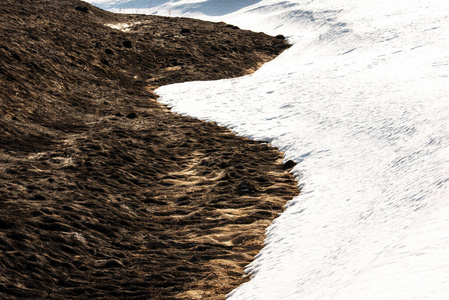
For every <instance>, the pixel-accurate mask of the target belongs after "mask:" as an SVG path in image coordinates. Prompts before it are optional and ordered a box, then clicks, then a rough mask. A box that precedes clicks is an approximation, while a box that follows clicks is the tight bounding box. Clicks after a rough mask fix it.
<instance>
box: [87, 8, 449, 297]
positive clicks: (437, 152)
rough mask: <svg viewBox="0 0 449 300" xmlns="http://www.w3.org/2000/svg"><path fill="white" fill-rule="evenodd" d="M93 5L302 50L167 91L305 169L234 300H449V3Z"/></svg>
mask: <svg viewBox="0 0 449 300" xmlns="http://www.w3.org/2000/svg"><path fill="white" fill-rule="evenodd" d="M90 2H92V3H94V4H97V5H100V6H101V5H103V6H104V7H107V8H109V9H112V10H114V7H115V8H116V9H117V10H119V9H120V10H121V11H123V12H125V11H126V10H127V9H132V10H133V11H132V12H135V10H136V9H139V12H141V13H145V12H146V13H158V14H165V15H183V16H190V17H198V18H203V19H208V20H215V21H222V20H223V21H225V22H228V23H232V24H235V25H238V26H240V27H241V28H245V29H252V30H255V31H265V32H267V33H270V34H273V35H276V34H283V35H286V36H288V38H289V41H291V42H292V43H294V46H293V47H292V48H290V49H289V50H287V51H286V52H284V53H283V54H282V55H281V56H279V57H278V58H277V59H275V60H274V61H272V62H270V63H267V64H266V65H264V66H263V67H262V68H261V69H260V70H259V71H258V72H256V73H255V74H253V75H250V76H246V77H243V78H239V79H229V80H220V81H214V82H192V83H182V84H176V85H171V86H165V87H162V88H160V89H158V90H157V93H158V94H159V95H161V99H160V100H161V101H162V102H164V103H166V104H168V105H170V106H172V107H173V110H174V111H176V112H179V113H181V114H186V115H189V116H192V117H196V118H200V119H203V120H209V121H215V122H217V123H219V124H221V125H224V126H227V127H229V128H231V129H232V130H233V131H235V132H236V133H238V134H240V135H244V136H248V137H251V138H253V139H257V140H263V141H269V142H271V143H272V144H273V145H274V146H276V147H278V148H280V149H281V150H283V151H285V152H286V159H292V160H294V161H296V162H298V165H297V166H296V168H295V169H294V173H295V175H296V176H297V177H298V180H299V183H300V184H301V185H302V186H303V187H302V194H301V195H300V196H298V197H296V198H294V199H292V200H291V201H290V202H289V203H288V204H287V207H288V208H287V210H286V211H285V212H284V213H283V214H282V215H281V216H280V217H279V218H278V219H276V220H275V222H274V223H273V224H272V225H271V226H270V227H269V228H268V230H267V238H266V247H265V248H264V249H263V250H262V251H261V252H260V253H259V255H258V256H257V258H256V259H255V260H254V262H253V263H252V264H251V265H249V266H248V269H247V270H248V272H251V273H252V274H253V278H252V279H251V281H249V282H248V283H245V284H243V285H242V286H240V287H239V288H237V289H236V290H234V291H233V292H232V293H231V294H230V298H231V299H318V298H320V299H448V298H449V230H448V228H449V202H448V200H449V99H448V96H449V78H448V75H449V54H448V50H447V49H449V40H448V39H449V27H448V26H447V24H449V14H448V12H449V2H448V1H447V0H427V1H421V0H397V1H386V0H381V1H371V0H357V1H355V0H321V1H312V0H297V1H278V0H261V1H253V0H245V1H229V4H228V5H226V6H224V5H222V3H224V1H218V0H205V1H185V0H184V1H153V5H151V1H149V2H148V1H115V3H112V4H111V5H110V6H107V2H108V1H101V0H97V1H90ZM100 2H103V3H100ZM109 2H110V1H109ZM144 3H145V6H143V4H144ZM226 3H228V2H226ZM114 5H115V6H114ZM139 5H140V6H139Z"/></svg>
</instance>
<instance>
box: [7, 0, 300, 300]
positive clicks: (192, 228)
mask: <svg viewBox="0 0 449 300" xmlns="http://www.w3.org/2000/svg"><path fill="white" fill-rule="evenodd" d="M137 22H139V23H138V24H137ZM118 23H134V24H135V26H132V27H131V28H130V30H129V32H123V31H119V30H116V29H112V28H110V27H108V26H105V24H118ZM287 47H288V45H287V43H286V42H285V41H284V40H283V39H282V38H277V39H276V38H273V37H270V36H267V35H265V34H262V33H253V32H249V31H242V30H239V29H238V28H236V27H235V26H231V25H227V24H224V23H209V22H203V21H197V20H193V19H181V18H164V17H156V16H143V15H115V14H112V13H109V12H105V11H102V10H100V9H97V8H95V7H92V6H90V5H89V4H86V3H84V2H80V1H77V0H21V1H15V0H0V298H2V299H15V298H17V299H24V298H28V299H92V298H103V299H116V298H122V299H172V298H185V299H196V298H217V299H220V298H224V295H225V294H226V293H228V292H230V291H231V290H232V289H233V288H235V287H236V286H238V285H239V284H241V283H242V282H244V281H245V280H247V278H245V277H242V276H243V274H244V273H243V268H244V266H245V265H246V264H248V263H249V262H250V261H251V260H252V259H253V257H254V255H255V254H257V252H258V251H259V250H260V249H261V247H262V242H263V238H264V230H265V228H266V226H267V225H268V224H269V223H270V221H271V220H272V219H273V218H274V217H276V216H277V215H278V213H279V212H281V211H282V207H283V205H284V204H285V201H286V200H288V199H291V198H292V197H293V196H294V195H296V194H297V193H298V190H297V189H296V183H295V181H294V179H293V177H292V176H291V174H290V173H288V171H287V170H285V169H286V168H283V165H282V154H281V153H279V152H278V151H277V150H276V149H274V148H272V147H270V146H269V145H266V144H263V143H258V142H254V141H251V140H248V139H245V138H241V137H237V136H235V135H234V134H232V133H230V132H229V131H228V130H226V129H224V128H221V127H219V126H217V125H215V124H213V123H206V122H202V121H198V120H194V119H190V118H186V117H182V116H179V115H176V114H173V113H171V112H170V111H169V110H168V109H167V108H166V107H165V106H163V105H161V104H159V103H158V102H156V96H155V95H154V94H153V93H152V90H153V89H154V88H156V87H158V86H160V85H163V84H169V83H175V82H181V81H186V80H206V79H207V80H210V79H218V78H224V77H232V76H241V75H244V74H247V73H249V72H251V71H253V70H255V69H256V68H257V67H258V66H260V64H261V63H263V62H265V61H267V60H269V59H272V58H273V57H274V56H276V55H278V54H279V53H280V52H282V51H283V50H284V49H285V48H287ZM288 167H291V166H288Z"/></svg>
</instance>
